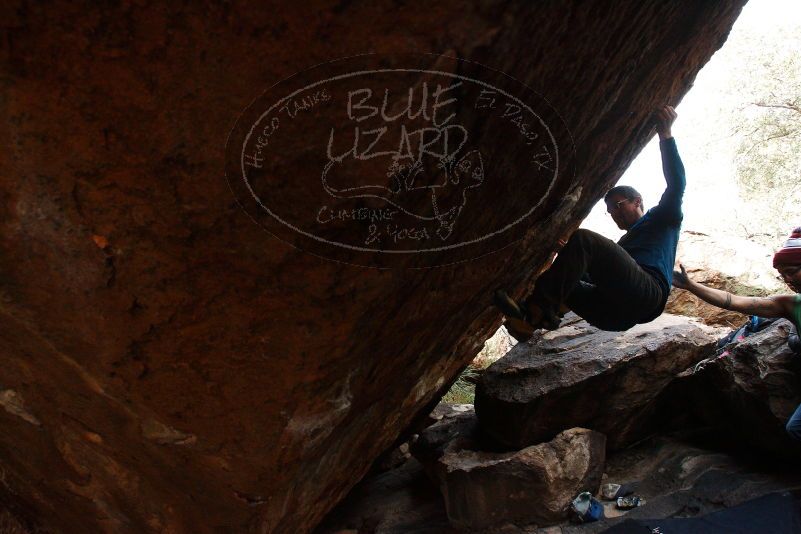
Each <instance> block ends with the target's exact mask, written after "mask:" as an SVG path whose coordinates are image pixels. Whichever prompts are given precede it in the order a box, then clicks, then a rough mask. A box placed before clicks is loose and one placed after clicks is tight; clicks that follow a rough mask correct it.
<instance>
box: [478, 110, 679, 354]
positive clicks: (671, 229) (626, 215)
mask: <svg viewBox="0 0 801 534" xmlns="http://www.w3.org/2000/svg"><path fill="white" fill-rule="evenodd" d="M675 119H676V111H675V110H674V109H673V108H672V107H670V106H665V107H663V108H661V109H659V110H657V111H656V113H655V122H656V131H657V133H658V134H659V149H660V151H661V152H662V170H663V172H664V175H665V180H666V181H667V188H666V189H665V192H664V193H663V194H662V198H661V200H660V201H659V204H658V205H657V206H656V207H653V208H651V209H650V210H648V212H647V213H645V210H644V208H643V199H642V196H641V195H640V194H639V193H638V192H637V191H636V190H635V189H634V188H633V187H630V186H625V185H622V186H617V187H614V188H612V189H611V190H610V191H609V192H608V193H606V196H604V201H605V202H606V209H607V212H608V213H609V214H610V215H611V216H612V219H613V220H614V221H615V223H616V224H617V226H618V227H619V228H620V229H621V230H626V234H624V235H623V237H621V238H620V240H619V241H618V242H617V243H615V242H613V241H611V240H609V239H607V238H605V237H603V236H601V235H599V234H596V233H595V232H591V231H589V230H585V229H579V230H577V231H576V232H574V233H573V235H572V236H571V237H570V239H569V240H568V241H567V244H565V246H564V247H563V248H562V249H561V250H560V251H559V254H558V256H557V257H556V260H555V261H554V262H553V264H552V265H551V267H550V268H549V269H548V270H547V271H546V272H545V273H543V275H542V276H540V278H539V279H538V280H537V282H536V285H535V287H534V291H533V292H532V294H531V295H529V296H528V297H527V298H526V299H525V300H523V301H522V302H517V301H515V300H513V299H512V298H510V297H509V296H508V295H507V294H506V292H504V291H503V290H498V291H496V292H495V295H494V298H493V302H494V304H495V305H496V306H497V307H498V308H499V309H500V310H501V311H502V312H503V314H504V315H505V316H506V323H505V325H506V328H507V330H509V332H510V334H512V335H513V336H514V337H515V338H516V339H518V340H520V341H522V340H526V339H528V338H530V337H531V336H532V335H533V333H534V331H535V330H536V329H539V328H545V329H549V330H552V329H554V328H557V327H558V326H559V320H560V319H559V318H560V315H562V314H564V312H565V311H567V309H570V310H573V311H574V312H575V313H576V314H578V315H580V316H581V317H582V318H584V319H585V320H586V321H587V322H588V323H590V324H592V325H594V326H596V327H598V328H600V329H602V330H613V331H620V330H627V329H629V328H631V327H632V326H634V325H635V324H638V323H647V322H649V321H652V320H654V319H656V318H657V317H658V316H659V315H661V313H662V310H663V309H664V307H665V303H666V302H667V298H668V294H669V293H670V284H671V278H672V275H673V263H674V261H675V258H676V245H677V243H678V240H679V229H680V227H681V221H682V217H683V216H682V212H681V202H682V197H683V195H684V187H685V176H684V166H683V165H682V162H681V159H680V158H679V153H678V150H677V148H676V141H675V140H674V139H673V135H672V134H671V131H670V130H671V126H672V124H673V121H674V120H675Z"/></svg>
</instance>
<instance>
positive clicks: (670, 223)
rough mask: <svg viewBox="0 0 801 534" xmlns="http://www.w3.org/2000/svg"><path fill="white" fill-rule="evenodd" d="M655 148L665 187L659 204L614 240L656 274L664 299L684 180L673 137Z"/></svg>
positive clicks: (670, 272) (671, 275)
mask: <svg viewBox="0 0 801 534" xmlns="http://www.w3.org/2000/svg"><path fill="white" fill-rule="evenodd" d="M659 150H660V151H661V152H662V170H663V172H664V173H665V180H667V189H665V192H664V193H663V194H662V198H661V199H660V200H659V204H658V205H657V206H655V207H653V208H651V209H650V210H648V212H647V213H646V214H645V215H643V216H642V217H641V218H640V220H639V221H637V222H636V223H634V226H632V227H631V228H629V231H628V232H626V234H625V235H624V236H623V237H621V238H620V240H619V241H618V244H619V245H620V246H621V247H623V249H624V250H625V251H626V252H628V253H629V255H630V256H631V257H632V258H634V261H636V262H637V263H638V264H639V265H640V266H641V267H643V268H644V269H646V270H647V271H649V272H651V273H653V274H655V275H656V276H657V278H658V279H659V280H660V282H661V283H662V284H663V287H664V288H665V298H666V299H667V294H668V293H669V292H670V285H671V283H672V282H673V264H674V263H675V262H676V246H677V245H678V243H679V230H680V229H681V220H682V218H683V214H682V212H681V201H682V197H683V196H684V187H685V185H686V184H687V180H686V178H685V176H684V165H682V163H681V158H679V151H678V149H677V148H676V141H675V140H674V139H673V138H672V137H671V138H670V139H665V140H664V141H660V142H659Z"/></svg>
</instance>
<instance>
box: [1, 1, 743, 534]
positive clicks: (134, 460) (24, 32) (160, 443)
mask: <svg viewBox="0 0 801 534" xmlns="http://www.w3.org/2000/svg"><path fill="white" fill-rule="evenodd" d="M743 4H744V1H743V0H731V1H728V0H724V1H719V2H698V1H696V0H681V1H675V2H664V1H656V0H646V1H639V0H638V1H630V2H628V1H627V2H618V3H615V4H614V6H613V7H612V5H610V4H607V3H600V2H581V1H578V0H576V1H563V2H541V3H534V2H531V3H529V2H518V3H514V4H501V3H499V2H481V3H475V4H470V3H467V4H466V3H463V2H455V1H445V2H439V3H436V5H429V4H422V3H420V4H417V5H408V4H404V3H398V2H373V3H366V4H351V3H349V2H339V3H326V2H316V3H315V5H309V4H307V3H298V4H293V5H290V4H286V5H283V6H273V7H265V6H263V5H261V4H258V3H255V2H253V3H250V4H236V5H231V4H220V5H214V6H208V5H204V6H200V5H197V6H181V7H179V6H177V5H175V6H171V5H169V6H168V5H164V6H158V7H157V6H143V5H139V4H136V5H125V6H119V7H111V6H106V7H96V6H87V7H86V8H85V9H83V8H81V7H80V6H75V5H72V4H69V3H67V2H60V3H55V4H48V5H35V4H29V3H27V2H12V3H11V4H10V5H7V6H4V7H3V8H2V13H3V16H2V17H0V31H2V38H1V39H0V57H1V58H2V60H0V61H2V63H0V65H1V68H2V76H0V88H1V89H2V92H1V93H0V94H2V99H0V103H2V110H3V117H2V118H3V128H0V141H2V146H4V147H5V154H4V155H5V157H3V158H0V175H1V176H2V181H0V322H1V323H2V324H0V369H2V371H0V404H2V407H3V408H4V409H3V410H0V424H2V429H3V431H2V432H0V473H2V477H0V481H2V485H0V491H2V499H3V502H5V503H6V504H7V505H9V506H12V507H13V508H14V509H15V510H16V511H17V512H19V513H20V514H23V515H28V516H30V517H32V518H35V519H36V520H37V521H38V522H40V523H42V524H44V525H46V526H50V527H52V528H54V529H56V530H60V531H63V532H81V533H83V532H89V531H91V532H94V531H106V532H137V533H139V532H146V531H153V532H219V531H235V532H242V531H253V532H288V533H295V532H305V531H308V530H310V529H311V528H313V527H314V525H315V524H316V523H317V522H318V521H319V520H320V518H321V517H322V516H323V515H324V514H325V512H326V511H327V510H329V509H330V508H331V507H332V506H333V505H334V504H335V503H336V502H337V501H338V500H339V499H341V498H342V497H343V496H344V495H345V493H346V492H347V491H348V489H349V488H350V487H351V486H352V485H353V484H354V483H355V482H357V481H358V480H359V479H360V478H361V477H362V476H363V474H364V473H365V471H366V470H367V469H368V467H369V465H370V463H371V461H372V460H373V459H374V458H375V457H376V456H377V455H378V454H379V453H380V452H381V451H383V450H384V449H386V448H387V447H388V446H389V445H390V444H391V443H392V442H393V440H395V439H396V438H397V436H398V435H399V434H400V433H401V432H402V431H403V429H404V428H405V427H406V426H407V425H408V424H409V423H410V421H412V420H413V419H414V417H415V416H416V415H417V414H419V413H420V412H421V411H423V410H425V409H426V407H427V406H429V405H430V404H431V403H432V402H435V401H436V399H437V398H438V396H439V395H440V394H441V393H442V392H443V390H444V388H446V387H447V386H448V384H449V383H450V382H451V381H452V380H453V379H454V377H455V376H456V374H457V373H458V372H459V370H460V369H461V368H463V367H464V365H465V364H466V363H467V362H468V361H469V360H470V359H471V358H472V356H473V355H474V354H475V353H476V352H477V351H478V350H479V348H480V346H481V344H482V343H483V341H484V340H485V339H486V338H487V337H488V336H489V335H490V334H491V333H492V332H493V330H494V329H495V328H497V327H498V325H499V322H500V317H499V315H498V314H497V313H496V312H495V311H493V310H492V309H491V308H490V306H489V295H490V294H491V291H492V289H494V288H495V287H498V286H503V287H506V288H510V289H513V290H516V291H522V290H523V289H524V288H526V287H529V286H530V285H531V283H532V282H533V280H534V277H535V274H536V272H537V270H538V269H539V268H541V267H542V266H543V265H545V264H546V262H547V259H548V257H549V254H550V250H551V248H552V245H553V243H554V242H555V241H556V239H557V238H558V237H559V236H561V235H563V234H564V233H566V232H569V231H571V230H572V229H574V228H575V227H576V226H577V225H578V224H579V222H580V220H581V219H582V218H583V217H584V216H586V214H587V213H588V211H589V210H590V208H591V207H592V205H593V204H594V203H595V202H596V201H597V200H598V199H599V198H600V197H601V195H602V194H603V192H604V191H605V190H606V189H607V188H608V187H609V186H611V185H612V184H614V183H615V182H616V181H617V179H618V178H619V177H620V175H621V174H622V172H623V170H624V169H625V168H626V167H627V165H628V164H629V163H630V162H631V160H632V159H633V158H634V156H635V155H636V154H637V153H638V152H639V150H640V149H641V148H642V146H643V145H644V144H645V143H646V142H647V140H648V139H649V137H650V135H651V133H652V127H651V123H650V120H649V119H650V114H651V112H652V110H653V109H654V108H655V107H656V106H659V105H662V104H664V103H671V104H676V103H677V102H678V101H679V100H680V98H681V97H682V95H683V94H684V93H685V92H686V91H687V90H688V88H689V87H690V85H691V84H692V81H693V79H694V77H695V75H696V74H697V72H698V71H699V69H700V68H701V67H702V66H703V65H704V63H705V62H706V61H708V59H709V58H710V56H711V55H712V54H713V53H714V52H715V50H717V49H718V48H719V47H720V46H721V45H722V44H723V42H724V41H725V38H726V36H727V34H728V31H729V29H730V28H731V25H732V24H733V22H734V20H735V18H736V17H737V15H738V14H739V12H740V9H741V8H742V5H743ZM410 50H425V51H436V52H437V53H441V54H443V55H445V56H449V57H450V58H449V57H445V58H442V57H435V56H419V55H417V56H414V57H415V59H414V60H408V59H404V56H401V55H399V54H401V53H404V52H408V51H410ZM368 51H369V52H376V53H380V54H381V57H382V58H389V59H375V61H374V63H373V66H375V65H381V66H383V67H384V68H386V69H389V70H392V69H400V68H403V67H404V66H408V64H407V63H404V62H405V61H413V63H414V65H413V66H414V68H416V69H419V70H427V71H436V72H438V73H439V74H437V75H438V76H441V75H442V73H446V74H454V73H461V74H465V73H467V74H471V75H472V77H471V79H476V77H478V79H480V78H481V76H484V75H487V76H492V75H490V74H488V73H489V72H490V70H488V69H496V70H498V71H501V72H502V73H505V75H508V78H506V77H504V75H501V74H496V75H495V76H494V81H490V82H488V83H490V85H493V84H495V85H493V86H496V87H497V86H498V84H500V85H504V83H506V84H508V86H504V87H506V88H507V89H508V90H510V91H512V90H514V89H515V88H516V89H517V90H520V91H523V92H525V91H526V90H529V91H531V93H530V94H535V95H536V96H535V97H532V98H534V99H535V100H537V99H538V98H541V100H537V102H540V103H542V102H546V103H547V105H546V106H544V107H542V108H540V109H539V111H538V113H539V114H540V116H541V118H544V121H545V123H546V124H548V125H549V126H551V127H552V128H553V131H554V132H556V138H557V139H556V144H558V145H559V146H560V147H561V154H562V159H561V162H562V165H561V167H560V170H559V173H558V174H557V175H554V177H553V181H552V182H548V187H547V188H543V186H542V183H540V182H537V183H536V184H534V185H533V186H532V185H531V181H530V180H528V178H530V175H529V174H528V173H527V172H525V171H526V169H524V168H521V167H520V166H519V162H517V160H515V157H518V156H521V153H520V152H519V150H522V148H520V146H521V145H519V144H518V145H515V144H513V143H512V144H509V143H510V141H509V138H507V137H503V136H496V137H495V138H494V142H495V145H494V150H495V152H492V153H493V154H494V155H495V158H494V159H493V160H492V161H493V162H494V163H495V165H496V167H495V169H496V175H495V179H496V180H498V179H499V178H498V175H497V172H501V171H503V172H504V179H505V181H503V182H502V185H501V186H500V189H497V188H496V189H492V190H491V194H489V193H484V192H483V191H482V195H481V196H480V197H472V201H471V203H470V206H471V209H472V210H473V211H472V214H471V215H470V217H462V218H461V219H460V220H469V221H470V222H469V223H464V225H462V226H460V228H458V229H457V230H456V234H454V235H457V237H461V238H463V239H468V238H469V236H470V235H472V234H470V233H469V232H470V231H473V230H475V229H476V228H481V227H484V226H486V227H499V225H500V226H502V223H504V221H506V220H508V217H509V216H510V214H515V213H519V210H520V209H521V205H522V206H523V207H525V206H527V205H531V203H532V202H535V203H537V202H539V201H538V198H539V200H542V202H540V203H539V204H538V207H537V209H536V210H535V211H534V212H533V213H531V214H529V215H528V216H527V218H525V219H524V221H523V223H524V224H518V225H517V227H516V231H517V233H516V234H509V235H511V236H512V237H513V238H509V239H507V241H508V242H505V243H504V242H499V241H497V240H496V241H493V242H492V243H491V244H489V245H487V248H486V249H482V248H481V247H478V248H475V247H474V248H473V249H471V250H469V251H467V252H464V254H462V252H461V249H460V251H459V252H458V253H454V254H452V255H451V254H450V253H449V252H447V251H445V252H435V253H424V254H418V255H409V254H401V255H400V257H401V259H400V260H397V259H393V260H391V261H389V262H387V261H385V259H386V258H385V256H387V254H385V252H384V251H379V252H378V253H370V252H369V251H368V253H367V254H362V252H360V254H361V256H359V257H350V256H348V254H349V252H345V253H343V252H342V250H341V247H339V248H338V247H336V246H334V247H333V248H331V247H328V246H324V247H322V248H315V247H314V246H307V245H308V243H309V241H308V240H304V239H303V238H298V240H297V241H296V240H295V238H296V237H297V236H298V235H304V234H296V235H293V234H292V233H291V232H289V233H287V232H285V229H282V228H277V229H276V227H271V226H270V224H271V220H270V219H269V218H264V217H263V213H262V212H259V211H258V206H257V205H254V204H253V203H250V200H249V199H248V197H247V195H243V190H242V187H241V185H242V182H238V181H237V180H238V177H237V176H236V174H235V173H233V174H232V165H231V162H232V161H234V162H235V158H234V159H232V156H231V153H232V152H231V151H232V150H233V149H231V146H234V147H235V146H236V143H237V142H239V141H242V139H244V138H242V139H240V138H238V137H237V136H242V135H244V133H245V132H246V131H247V128H244V126H243V125H244V124H245V123H246V122H247V120H250V119H249V118H248V116H247V112H246V113H245V114H244V115H242V110H244V109H245V108H248V106H249V105H250V104H251V103H252V102H253V103H257V104H258V97H259V96H260V95H262V94H263V92H264V91H268V90H269V88H270V87H271V86H272V85H273V84H275V83H276V82H278V81H280V80H285V79H287V78H289V77H291V76H292V75H293V74H295V73H296V72H298V71H302V70H303V69H307V68H309V67H312V66H313V65H317V64H320V63H322V62H327V61H331V60H334V59H337V58H344V57H350V56H353V55H356V54H363V53H365V52H368ZM375 57H377V56H374V57H373V58H375ZM406 57H407V58H408V56H406ZM453 57H458V58H461V59H464V60H468V61H469V62H473V63H467V62H462V61H456V60H454V59H451V58H453ZM371 61H372V59H371ZM478 65H483V66H484V67H480V66H478ZM471 66H472V67H471ZM332 68H333V69H334V70H335V67H332ZM471 68H472V69H476V70H473V71H471V70H470V69H471ZM315 72H317V71H309V73H310V74H309V76H311V75H312V74H315ZM476 73H483V75H479V74H476ZM420 76H421V77H420V80H419V81H421V80H422V76H423V74H421V75H420ZM468 77H470V76H468ZM295 79H297V78H295ZM408 80H409V78H405V79H403V81H402V82H398V84H399V85H403V84H407V85H408ZM498 80H502V81H498ZM511 80H514V81H511ZM376 83H384V82H383V80H382V81H380V82H376ZM377 87H378V86H376V88H377ZM432 87H433V83H432ZM522 87H525V88H526V89H521V88H522ZM394 88H397V87H394ZM254 99H255V100H254ZM334 100H336V99H334ZM338 103H339V104H342V101H338ZM472 109H473V111H470V110H469V109H468V108H467V107H461V108H460V109H459V110H458V111H459V115H458V116H457V118H459V119H461V118H464V120H465V124H467V125H468V126H470V127H473V128H478V129H479V130H480V129H481V126H482V124H484V123H483V122H482V119H481V117H480V116H478V115H477V114H476V112H475V109H477V108H476V107H475V106H474V107H473V108H472ZM543 110H544V111H543ZM250 112H253V108H252V107H251V108H250ZM341 112H342V108H340V110H339V113H341ZM332 113H333V111H332ZM462 114H465V115H462ZM240 116H244V117H245V121H244V122H243V120H242V119H240ZM324 118H326V119H327V120H335V117H333V116H325V117H324ZM340 118H341V117H340ZM485 122H486V118H485ZM320 124H322V123H320ZM337 124H338V125H341V123H337ZM243 128H244V129H243ZM232 129H233V130H232ZM229 133H231V139H232V140H233V142H231V140H229ZM318 133H319V132H318ZM479 137H481V136H479ZM482 139H485V140H486V139H489V141H488V142H490V143H492V142H493V133H492V131H491V130H489V131H484V134H483V137H482ZM518 141H519V139H518ZM227 142H228V145H229V150H228V152H226V143H227ZM569 145H572V146H569ZM305 147H306V145H304V144H303V142H301V141H298V140H297V139H296V138H293V140H291V141H287V144H286V145H285V146H284V148H285V150H284V151H283V152H282V155H281V156H280V157H278V158H276V159H274V160H272V162H271V164H273V165H275V166H276V167H275V169H287V170H289V171H291V172H292V173H293V174H292V176H291V178H292V179H290V177H286V176H283V175H282V176H283V177H279V178H278V182H277V183H280V184H281V185H282V186H283V185H286V184H290V183H295V182H294V181H293V180H294V179H295V178H297V179H298V180H309V179H310V177H312V176H314V172H316V173H317V180H318V183H319V179H320V172H319V167H318V165H317V162H316V161H315V159H314V158H313V157H309V153H308V152H306V151H305V150H304V148H305ZM318 148H319V147H318ZM503 149H508V159H506V158H504V157H502V154H503ZM251 155H252V154H251ZM510 162H512V163H510ZM474 163H475V162H474ZM233 167H234V168H235V167H236V166H235V165H234V166H233ZM226 170H227V171H228V177H227V179H226V177H225V173H226ZM374 170H375V169H374V168H372V167H369V166H366V167H364V169H361V170H358V169H357V170H356V171H352V172H353V174H351V175H350V176H351V177H355V178H364V177H365V175H366V174H367V173H369V172H373V171H374ZM690 172H691V171H690ZM271 176H272V175H269V173H268V175H267V176H266V177H262V178H263V179H265V180H267V179H270V178H271ZM487 176H488V177H489V174H488V175H487ZM654 179H656V180H661V177H660V176H659V170H657V169H655V170H654ZM270 183H271V184H272V182H270ZM306 183H311V182H306ZM498 183H501V182H498ZM496 186H497V184H496ZM496 186H493V187H496ZM532 187H533V189H532ZM279 189H280V188H275V189H274V191H279ZM282 191H283V190H282ZM546 192H547V193H548V194H547V195H545V193H546ZM261 193H262V194H263V193H264V191H262V192H261ZM281 194H284V193H281ZM293 194H297V191H295V192H294V193H292V192H287V193H286V196H285V197H281V195H278V196H277V197H274V200H275V199H276V198H277V202H278V204H279V205H280V206H284V207H285V206H286V205H287V204H286V202H287V201H288V202H290V203H291V202H292V199H294V198H296V197H293ZM459 194H461V192H460V193H459ZM253 198H255V197H253ZM456 198H457V199H458V195H457V197H456ZM463 198H467V197H463ZM243 199H244V200H243ZM532 199H533V200H532ZM385 200H386V199H385ZM451 200H452V198H451ZM370 202H377V203H378V204H380V203H381V202H383V200H381V199H373V200H370ZM414 202H416V203H417V204H414V207H415V208H417V207H420V206H421V204H420V203H421V202H422V203H423V204H424V205H425V206H428V205H429V204H430V203H431V200H430V199H425V198H423V199H422V200H421V199H420V198H417V199H416V200H414ZM426 202H428V203H429V204H426ZM292 205H293V206H295V204H292ZM298 206H299V205H298ZM306 207H308V206H306ZM406 207H407V208H408V206H406ZM289 213H292V214H294V215H299V214H298V213H296V212H293V211H292V210H290V211H289ZM421 213H422V212H420V213H418V214H417V215H418V216H422V215H420V214H421ZM423 215H424V214H423ZM426 220H429V221H432V220H433V221H434V222H435V223H439V224H442V221H441V220H439V219H436V218H435V219H431V218H430V217H429V219H426ZM265 229H266V230H268V231H265ZM343 229H344V230H343ZM346 230H347V228H346V227H344V226H343V227H338V228H337V229H336V230H335V231H333V232H331V235H328V237H332V236H333V237H335V238H341V237H342V232H343V231H345V233H347V231H346ZM431 230H432V232H433V230H434V229H433V228H431ZM458 232H466V233H465V234H459V233H458ZM348 235H350V237H352V235H351V234H348ZM468 240H469V239H468ZM318 242H319V241H318ZM345 250H347V249H345ZM407 252H408V251H407ZM378 267H380V268H378Z"/></svg>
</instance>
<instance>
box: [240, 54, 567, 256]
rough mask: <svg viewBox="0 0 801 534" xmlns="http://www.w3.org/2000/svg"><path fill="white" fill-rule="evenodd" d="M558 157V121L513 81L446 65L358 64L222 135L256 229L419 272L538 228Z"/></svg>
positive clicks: (252, 113) (562, 162) (303, 83)
mask: <svg viewBox="0 0 801 534" xmlns="http://www.w3.org/2000/svg"><path fill="white" fill-rule="evenodd" d="M572 151H573V145H572V141H571V138H570V135H569V132H568V131H567V129H566V128H565V126H564V123H563V122H562V121H561V119H560V118H559V115H558V113H556V111H555V110H554V109H553V108H552V107H551V106H550V105H549V104H548V102H546V101H545V99H544V98H542V97H541V96H540V95H538V94H537V93H535V92H534V91H532V90H531V89H529V88H528V87H527V86H525V85H523V84H522V83H520V82H518V81H517V80H515V79H514V78H511V77H509V76H507V75H505V74H503V73H500V72H498V71H495V70H492V69H489V68H487V67H484V66H482V65H479V64H477V63H473V62H468V61H465V60H458V59H455V58H450V57H443V56H434V55H410V54H401V55H392V56H387V55H375V54H370V55H364V56H357V57H352V58H347V59H343V60H337V61H333V62H329V63H325V64H322V65H318V66H316V67H314V68H311V69H309V70H306V71H303V72H301V73H298V74H296V75H294V76H292V77H290V78H287V79H286V80H283V81H281V82H279V83H277V84H276V85H274V86H273V87H271V88H270V89H268V90H267V91H265V92H264V93H263V94H262V95H261V96H260V97H259V98H257V99H256V100H255V101H254V102H253V103H252V104H251V105H250V106H249V107H248V108H247V109H246V110H245V111H244V112H243V113H242V115H241V116H240V117H239V119H238V121H237V123H236V125H235V126H234V128H233V130H232V131H231V134H230V136H229V138H228V144H227V147H226V175H227V178H228V182H229V184H230V186H231V189H232V191H233V192H234V195H235V196H236V198H237V200H238V201H239V203H240V205H241V206H242V207H243V208H244V210H245V211H246V212H247V213H248V214H249V215H250V216H251V217H252V218H253V219H254V220H255V221H256V222H258V223H259V224H260V225H262V226H263V227H264V228H265V229H267V230H268V231H269V232H270V233H272V234H273V235H275V236H276V237H278V238H280V239H282V240H284V241H286V242H288V243H290V244H292V245H294V246H296V247H298V248H300V249H302V250H305V251H308V252H311V253H314V254H317V255H320V256H323V257H325V258H330V259H333V260H337V261H345V262H348V263H354V264H358V265H365V266H376V267H397V266H403V267H432V266H436V265H443V264H448V263H453V262H458V261H465V260H468V259H472V258H476V257H479V256H483V255H485V254H488V253H490V252H494V251H496V250H499V249H500V248H503V247H504V246H506V245H508V244H510V243H512V242H514V241H516V240H518V239H520V237H521V236H522V235H523V233H524V232H525V231H526V230H527V229H530V228H531V227H532V225H534V224H537V223H541V222H543V220H544V219H545V218H546V217H547V214H548V210H547V209H546V206H548V205H552V204H553V202H549V201H552V200H553V196H554V192H555V190H556V187H555V186H556V184H557V183H558V182H560V176H564V175H565V174H566V173H568V172H570V170H569V168H570V167H571V166H572ZM562 182H563V183H564V181H562Z"/></svg>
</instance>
